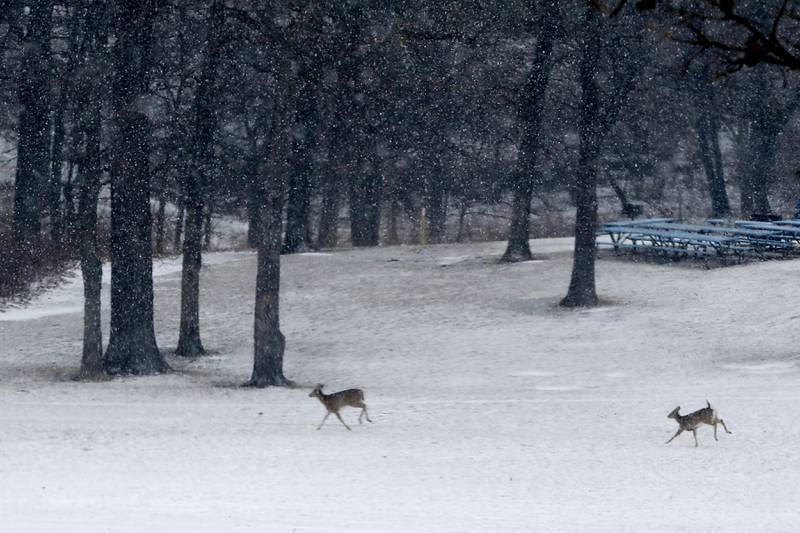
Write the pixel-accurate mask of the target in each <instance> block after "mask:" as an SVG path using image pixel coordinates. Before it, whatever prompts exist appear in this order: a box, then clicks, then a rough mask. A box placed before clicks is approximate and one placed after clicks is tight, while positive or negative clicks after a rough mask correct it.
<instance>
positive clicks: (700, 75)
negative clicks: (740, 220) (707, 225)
mask: <svg viewBox="0 0 800 533" xmlns="http://www.w3.org/2000/svg"><path fill="white" fill-rule="evenodd" d="M690 84H691V90H692V92H693V93H694V103H695V106H694V107H695V123H694V130H695V134H696V135H697V149H698V154H699V155H700V161H701V162H702V164H703V169H704V171H705V174H706V179H707V180H708V190H709V196H710V198H711V216H712V217H724V216H727V215H729V214H730V212H731V207H730V202H729V201H728V193H727V191H726V190H725V172H724V169H723V166H722V155H721V151H720V148H719V120H718V119H717V117H716V115H715V109H714V105H713V96H712V92H711V91H712V90H713V87H712V85H711V72H710V69H709V66H708V63H707V62H703V63H702V64H701V65H700V66H699V67H698V68H696V69H695V70H694V71H692V72H691V77H690Z"/></svg>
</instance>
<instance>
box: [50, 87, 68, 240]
mask: <svg viewBox="0 0 800 533" xmlns="http://www.w3.org/2000/svg"><path fill="white" fill-rule="evenodd" d="M67 90H68V89H67V82H66V81H62V83H61V96H60V97H59V103H58V108H57V109H55V110H54V112H53V144H52V149H51V152H50V153H51V159H50V181H49V187H48V204H49V208H48V212H49V214H50V239H51V240H52V241H53V242H54V243H61V242H62V237H63V232H64V224H63V222H64V216H63V212H62V210H61V173H62V169H63V165H64V114H65V113H66V112H67V109H66V108H67Z"/></svg>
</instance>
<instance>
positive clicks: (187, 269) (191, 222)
mask: <svg viewBox="0 0 800 533" xmlns="http://www.w3.org/2000/svg"><path fill="white" fill-rule="evenodd" d="M190 190H191V187H187V202H186V240H185V241H184V243H183V271H182V275H181V325H180V335H179V338H178V348H177V349H176V350H175V354H176V355H181V356H184V357H197V356H199V355H202V354H204V353H205V349H204V348H203V343H202V341H201V340H200V268H201V266H202V254H201V250H200V248H201V243H202V235H201V230H202V227H203V202H202V199H201V198H200V195H196V194H195V193H193V192H190Z"/></svg>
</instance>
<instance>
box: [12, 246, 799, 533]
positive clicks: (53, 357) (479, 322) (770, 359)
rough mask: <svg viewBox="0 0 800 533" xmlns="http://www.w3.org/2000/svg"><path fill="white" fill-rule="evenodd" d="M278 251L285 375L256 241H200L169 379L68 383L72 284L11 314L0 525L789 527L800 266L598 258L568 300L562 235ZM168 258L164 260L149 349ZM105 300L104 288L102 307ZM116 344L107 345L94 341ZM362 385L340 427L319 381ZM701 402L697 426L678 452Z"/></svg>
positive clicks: (74, 342)
mask: <svg viewBox="0 0 800 533" xmlns="http://www.w3.org/2000/svg"><path fill="white" fill-rule="evenodd" d="M533 247H534V249H535V251H536V252H537V253H538V254H539V257H540V260H537V261H533V262H529V263H523V264H516V265H501V264H498V263H496V261H495V259H496V258H497V257H498V256H499V255H500V254H501V253H502V251H503V245H502V244H501V243H489V244H467V245H443V246H435V247H427V248H419V247H387V248H381V249H369V250H358V251H340V252H334V253H320V254H306V255H297V256H291V257H286V258H285V259H284V263H283V264H284V279H283V289H284V292H283V301H282V320H283V329H284V332H285V334H286V336H287V340H288V346H287V353H286V373H287V375H288V376H289V377H291V378H292V379H295V380H296V381H297V382H299V383H300V384H302V385H303V386H304V388H303V389H301V390H287V389H267V390H251V389H242V388H240V387H238V385H239V384H241V383H242V382H244V381H246V380H247V379H248V378H249V375H250V368H251V364H252V359H251V358H252V300H253V286H254V276H255V256H254V255H253V254H251V253H218V254H212V255H210V256H208V257H207V261H206V266H205V268H204V270H203V278H202V316H201V319H202V327H203V339H204V342H205V345H206V347H207V348H208V349H210V350H211V351H212V353H211V355H209V356H208V357H205V358H202V359H199V360H196V361H191V362H187V361H180V360H177V359H175V358H174V357H170V359H169V360H170V363H171V364H172V365H173V367H174V368H175V369H176V370H177V371H176V372H175V373H174V374H171V375H165V376H155V377H146V378H125V379H115V380H113V381H110V382H106V383H98V384H86V383H75V382H73V381H71V380H70V377H71V376H72V375H73V374H74V373H75V371H76V370H77V367H78V361H79V354H80V348H81V305H82V304H81V290H82V288H81V285H80V283H79V282H78V281H74V282H68V283H66V284H65V285H63V286H62V287H60V288H59V289H56V290H54V291H52V292H50V293H48V294H46V295H42V296H40V297H39V298H38V299H37V300H36V301H34V302H32V303H31V304H30V305H29V306H27V307H25V308H17V309H11V310H9V311H8V312H6V313H3V314H0V339H2V348H0V350H1V351H0V531H2V532H3V533H16V532H41V533H53V532H58V533H96V532H131V533H133V532H135V533H140V532H164V533H177V532H192V533H196V532H215V533H216V532H218V533H223V532H243V531H258V532H291V531H297V532H320V533H321V532H334V533H336V532H345V531H347V532H363V533H372V532H376V533H383V532H386V533H388V532H392V533H395V532H432V533H437V532H448V533H460V532H505V531H514V532H523V531H524V532H528V531H564V532H614V533H618V532H626V531H636V532H639V531H641V532H653V531H693V532H698V531H699V532H714V531H737V532H748V533H749V532H754V531H765V532H783V531H785V532H789V531H796V530H797V527H798V526H797V517H798V510H797V504H798V502H800V453H798V443H799V442H800V359H798V354H799V353H800V283H798V280H799V279H800V262H799V261H772V262H765V263H753V264H748V265H739V266H732V267H728V268H719V269H713V270H704V269H702V268H691V267H686V266H681V265H656V264H636V263H632V262H630V261H623V260H613V259H604V260H601V261H599V262H598V290H599V292H600V293H601V295H602V296H603V297H604V299H605V305H604V306H603V307H600V308H597V309H593V310H588V311H568V310H563V309H559V308H558V307H557V305H556V304H557V302H558V300H559V299H560V298H561V297H562V296H563V295H564V293H565V290H566V286H567V283H568V280H569V273H570V267H571V255H570V249H571V241H570V240H568V239H554V240H546V241H534V242H533ZM179 270H180V267H179V263H178V261H177V260H171V261H166V262H160V263H158V264H157V265H156V278H155V283H156V295H157V300H156V314H157V320H156V327H157V334H158V340H159V343H160V346H161V348H162V349H163V350H165V351H167V350H171V349H174V347H175V345H176V343H177V333H178V318H179V317H178V306H179V292H180V272H179ZM107 303H108V300H107V298H106V300H105V301H104V305H106V304H107ZM106 340H107V339H106ZM317 381H322V382H324V383H325V384H326V386H327V390H329V391H331V390H337V389H340V388H345V387H354V386H357V387H362V388H363V389H364V390H365V392H366V400H367V403H368V405H369V407H370V414H371V416H372V419H373V421H374V423H372V424H366V423H365V424H364V425H358V424H357V422H356V418H357V413H358V412H357V411H356V410H351V411H349V412H347V413H346V414H345V420H347V421H348V423H352V427H353V431H352V432H348V431H346V430H345V429H344V427H342V426H341V425H340V424H339V423H338V421H336V420H335V418H333V417H331V418H330V419H329V420H328V422H327V424H326V425H325V426H324V427H323V428H322V430H321V431H316V430H315V426H316V424H318V423H319V421H320V420H321V419H322V416H323V414H324V411H323V408H322V406H321V405H320V404H319V403H318V402H317V401H316V400H315V399H312V398H308V392H309V389H310V388H311V386H312V385H313V384H314V383H316V382H317ZM706 398H708V399H710V400H711V402H712V404H714V406H715V407H716V408H717V409H718V410H719V412H720V415H721V416H722V417H724V418H725V420H726V422H727V423H728V427H729V428H730V429H731V431H733V434H732V435H728V434H725V433H724V432H722V431H721V430H720V437H719V439H720V440H719V442H714V440H713V437H712V430H711V428H710V427H703V428H702V429H701V430H700V431H699V440H700V447H699V448H697V449H695V448H694V447H693V442H692V438H691V435H690V434H683V435H681V436H680V437H678V438H677V439H676V440H675V441H673V442H672V443H671V444H670V445H668V446H667V445H665V444H664V443H665V441H666V440H667V439H668V438H669V437H671V436H672V435H673V434H674V433H675V430H676V427H677V425H676V424H675V422H674V421H673V420H669V419H667V418H666V415H667V413H668V412H669V411H670V410H672V409H673V408H674V407H675V406H677V405H680V406H681V407H682V409H683V411H682V412H684V413H686V412H688V411H692V410H694V409H698V408H700V407H702V406H704V404H705V400H706Z"/></svg>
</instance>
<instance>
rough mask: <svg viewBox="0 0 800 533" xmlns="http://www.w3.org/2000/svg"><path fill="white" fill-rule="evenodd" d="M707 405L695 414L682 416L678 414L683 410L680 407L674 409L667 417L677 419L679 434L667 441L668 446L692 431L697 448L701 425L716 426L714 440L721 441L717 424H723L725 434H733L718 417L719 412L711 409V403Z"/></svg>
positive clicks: (707, 402)
mask: <svg viewBox="0 0 800 533" xmlns="http://www.w3.org/2000/svg"><path fill="white" fill-rule="evenodd" d="M706 405H707V406H708V407H703V408H702V409H700V410H697V411H695V412H694V413H689V414H688V415H681V414H680V413H679V412H678V411H680V410H681V408H680V406H678V407H676V408H675V409H673V410H672V412H671V413H670V414H668V415H667V418H674V419H675V422H677V423H678V432H677V433H675V434H674V435H673V436H672V438H671V439H669V440H668V441H667V444H669V443H670V442H672V441H673V439H674V438H675V437H677V436H678V435H680V434H681V433H683V432H684V431H691V432H692V435H694V447H695V448H697V446H698V444H697V427H698V426H699V425H700V424H708V425H709V426H714V440H717V441H718V440H719V439H718V438H717V424H722V427H723V429H725V433H729V434H730V433H731V432H730V431H728V426H726V425H725V421H724V420H722V419H721V418H719V417H717V411H716V410H715V409H714V408H713V407H711V403H710V402H709V401H708V400H706Z"/></svg>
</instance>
